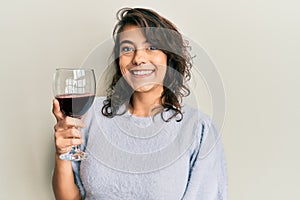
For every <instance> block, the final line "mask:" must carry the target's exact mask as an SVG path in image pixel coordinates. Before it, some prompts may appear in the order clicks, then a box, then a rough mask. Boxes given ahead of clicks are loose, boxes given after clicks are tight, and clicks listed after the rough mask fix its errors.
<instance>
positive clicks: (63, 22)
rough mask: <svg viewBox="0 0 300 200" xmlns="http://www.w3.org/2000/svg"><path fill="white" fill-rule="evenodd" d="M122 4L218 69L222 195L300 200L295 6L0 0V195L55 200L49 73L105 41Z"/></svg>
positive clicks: (233, 1)
mask: <svg viewBox="0 0 300 200" xmlns="http://www.w3.org/2000/svg"><path fill="white" fill-rule="evenodd" d="M124 6H133V7H139V6H141V7H146V8H152V9H154V10H156V11H157V12H159V13H160V14H162V15H163V16H165V17H167V18H169V19H170V20H171V21H173V22H174V23H175V24H176V25H177V26H178V27H179V29H180V31H181V32H182V33H184V34H186V35H187V36H189V37H190V38H193V40H195V41H197V42H198V43H199V44H201V45H202V46H203V47H204V48H205V49H206V51H207V52H208V53H209V55H210V56H211V58H212V60H213V61H214V63H215V64H216V65H217V67H218V70H219V73H220V75H221V77H222V79H223V82H224V87H225V91H226V118H225V123H224V126H223V129H222V136H223V137H222V140H223V144H224V148H225V153H226V158H227V167H228V175H229V198H230V199H232V200H254V199H255V200H258V199H262V200H264V199H272V200H282V199H300V192H299V180H300V172H299V169H300V159H299V155H298V153H299V152H300V151H299V150H300V149H299V140H300V131H299V120H300V112H299V111H300V108H299V107H300V105H299V102H300V95H299V92H300V77H299V74H300V70H299V69H300V56H299V49H300V40H299V36H300V10H299V7H300V4H299V2H298V1H296V0H286V1H277V0H252V1H245V0H228V1H216V0H210V1H208V0H206V1H204V0H202V1H201V0H200V1H192V0H185V1H174V0H164V1H159V0H152V1H149V0H139V1H138V0H135V1H134V0H128V1H111V0H109V1H108V0H101V1H100V0H98V1H96V0H90V1H79V0H60V1H58V0H51V1H50V0H39V1H37V0H27V1H17V0H11V1H1V3H0V29H1V31H0V66H1V72H0V89H1V90H0V91H1V98H0V102H1V115H0V118H1V119H0V124H1V131H0V133H1V139H0V141H1V142H0V147H1V151H0V155H1V157H0V158H1V164H0V199H13V200H14V199H30V200H40V199H43V200H47V199H54V197H53V194H52V188H51V173H52V168H53V165H54V162H53V155H54V145H53V126H54V123H55V121H54V117H53V116H52V113H51V107H52V99H53V94H52V74H53V73H54V71H55V68H57V67H60V66H67V67H73V66H79V65H80V64H81V63H82V62H83V60H84V59H85V58H86V56H87V55H88V54H89V53H90V52H91V50H92V49H93V48H95V46H96V45H98V44H99V43H101V42H102V41H103V40H105V39H107V38H109V37H110V36H111V32H112V28H113V26H114V24H115V20H116V18H115V13H116V11H117V10H118V9H119V8H121V7H124ZM203 109H204V110H209V108H207V107H206V106H205V105H204V106H203Z"/></svg>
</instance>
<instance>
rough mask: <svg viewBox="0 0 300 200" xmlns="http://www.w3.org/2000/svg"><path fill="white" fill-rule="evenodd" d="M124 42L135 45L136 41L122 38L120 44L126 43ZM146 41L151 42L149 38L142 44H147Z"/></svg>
mask: <svg viewBox="0 0 300 200" xmlns="http://www.w3.org/2000/svg"><path fill="white" fill-rule="evenodd" d="M124 43H128V44H132V45H134V42H133V41H131V40H122V41H121V42H120V44H119V46H121V45H122V44H124ZM146 43H149V41H148V40H145V41H143V42H142V44H146Z"/></svg>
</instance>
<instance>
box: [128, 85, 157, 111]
mask: <svg viewBox="0 0 300 200" xmlns="http://www.w3.org/2000/svg"><path fill="white" fill-rule="evenodd" d="M162 92H163V89H162V88H161V89H159V90H157V91H155V92H134V93H133V95H132V104H131V107H130V108H129V110H130V113H132V114H134V115H137V116H151V115H154V114H155V113H156V112H157V109H155V108H160V106H161V94H162Z"/></svg>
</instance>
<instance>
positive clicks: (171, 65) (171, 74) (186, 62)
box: [102, 8, 192, 122]
mask: <svg viewBox="0 0 300 200" xmlns="http://www.w3.org/2000/svg"><path fill="white" fill-rule="evenodd" d="M117 20H118V21H117V24H116V25H115V28H114V30H113V37H114V41H115V46H114V50H113V56H114V66H115V74H114V76H113V79H112V82H111V84H110V86H109V88H108V90H107V98H106V100H105V101H104V102H103V103H104V105H103V107H102V114H103V115H104V116H106V117H114V116H116V115H118V114H120V112H119V109H120V107H121V106H122V105H124V103H128V105H129V104H131V103H132V94H133V92H134V91H133V89H132V88H131V87H130V86H129V84H128V83H127V82H126V80H125V79H124V78H123V76H122V73H121V70H120V66H119V56H120V49H119V43H120V33H121V32H122V31H123V29H124V27H125V26H126V25H135V26H138V27H140V28H142V33H143V34H144V35H145V37H146V38H147V41H149V43H150V44H152V45H154V46H155V47H157V48H158V49H160V50H161V51H163V52H164V53H165V54H166V55H167V66H168V67H167V71H166V75H165V77H164V82H163V92H162V94H161V97H160V102H161V105H162V106H163V109H162V112H161V116H162V118H163V120H164V121H166V122H168V121H170V120H171V119H172V118H174V117H176V118H177V115H179V118H177V119H176V120H177V121H181V120H182V117H183V113H182V112H181V104H180V103H181V101H182V97H185V96H188V95H189V94H190V90H189V89H188V87H187V86H186V81H188V80H189V79H190V78H191V72H190V70H191V66H192V64H191V57H190V54H189V52H188V50H189V48H190V47H189V45H188V42H187V41H185V40H184V39H183V37H182V35H181V34H180V33H179V31H178V30H177V28H176V26H175V25H174V24H173V23H172V22H170V21H169V20H168V19H166V18H164V17H162V16H161V15H159V14H158V13H156V12H155V11H153V10H150V9H145V8H122V9H120V10H119V11H118V12H117ZM169 110H172V111H174V112H172V115H171V116H170V117H169V118H167V119H165V118H164V115H163V112H164V111H169ZM124 112H126V110H124ZM124 112H123V113H124ZM123 113H121V114H123Z"/></svg>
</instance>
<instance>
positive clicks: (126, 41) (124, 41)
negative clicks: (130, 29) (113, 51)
mask: <svg viewBox="0 0 300 200" xmlns="http://www.w3.org/2000/svg"><path fill="white" fill-rule="evenodd" d="M124 43H128V44H132V45H134V43H133V42H132V41H131V40H123V41H121V42H120V44H119V45H120V46H121V45H122V44H124Z"/></svg>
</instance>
